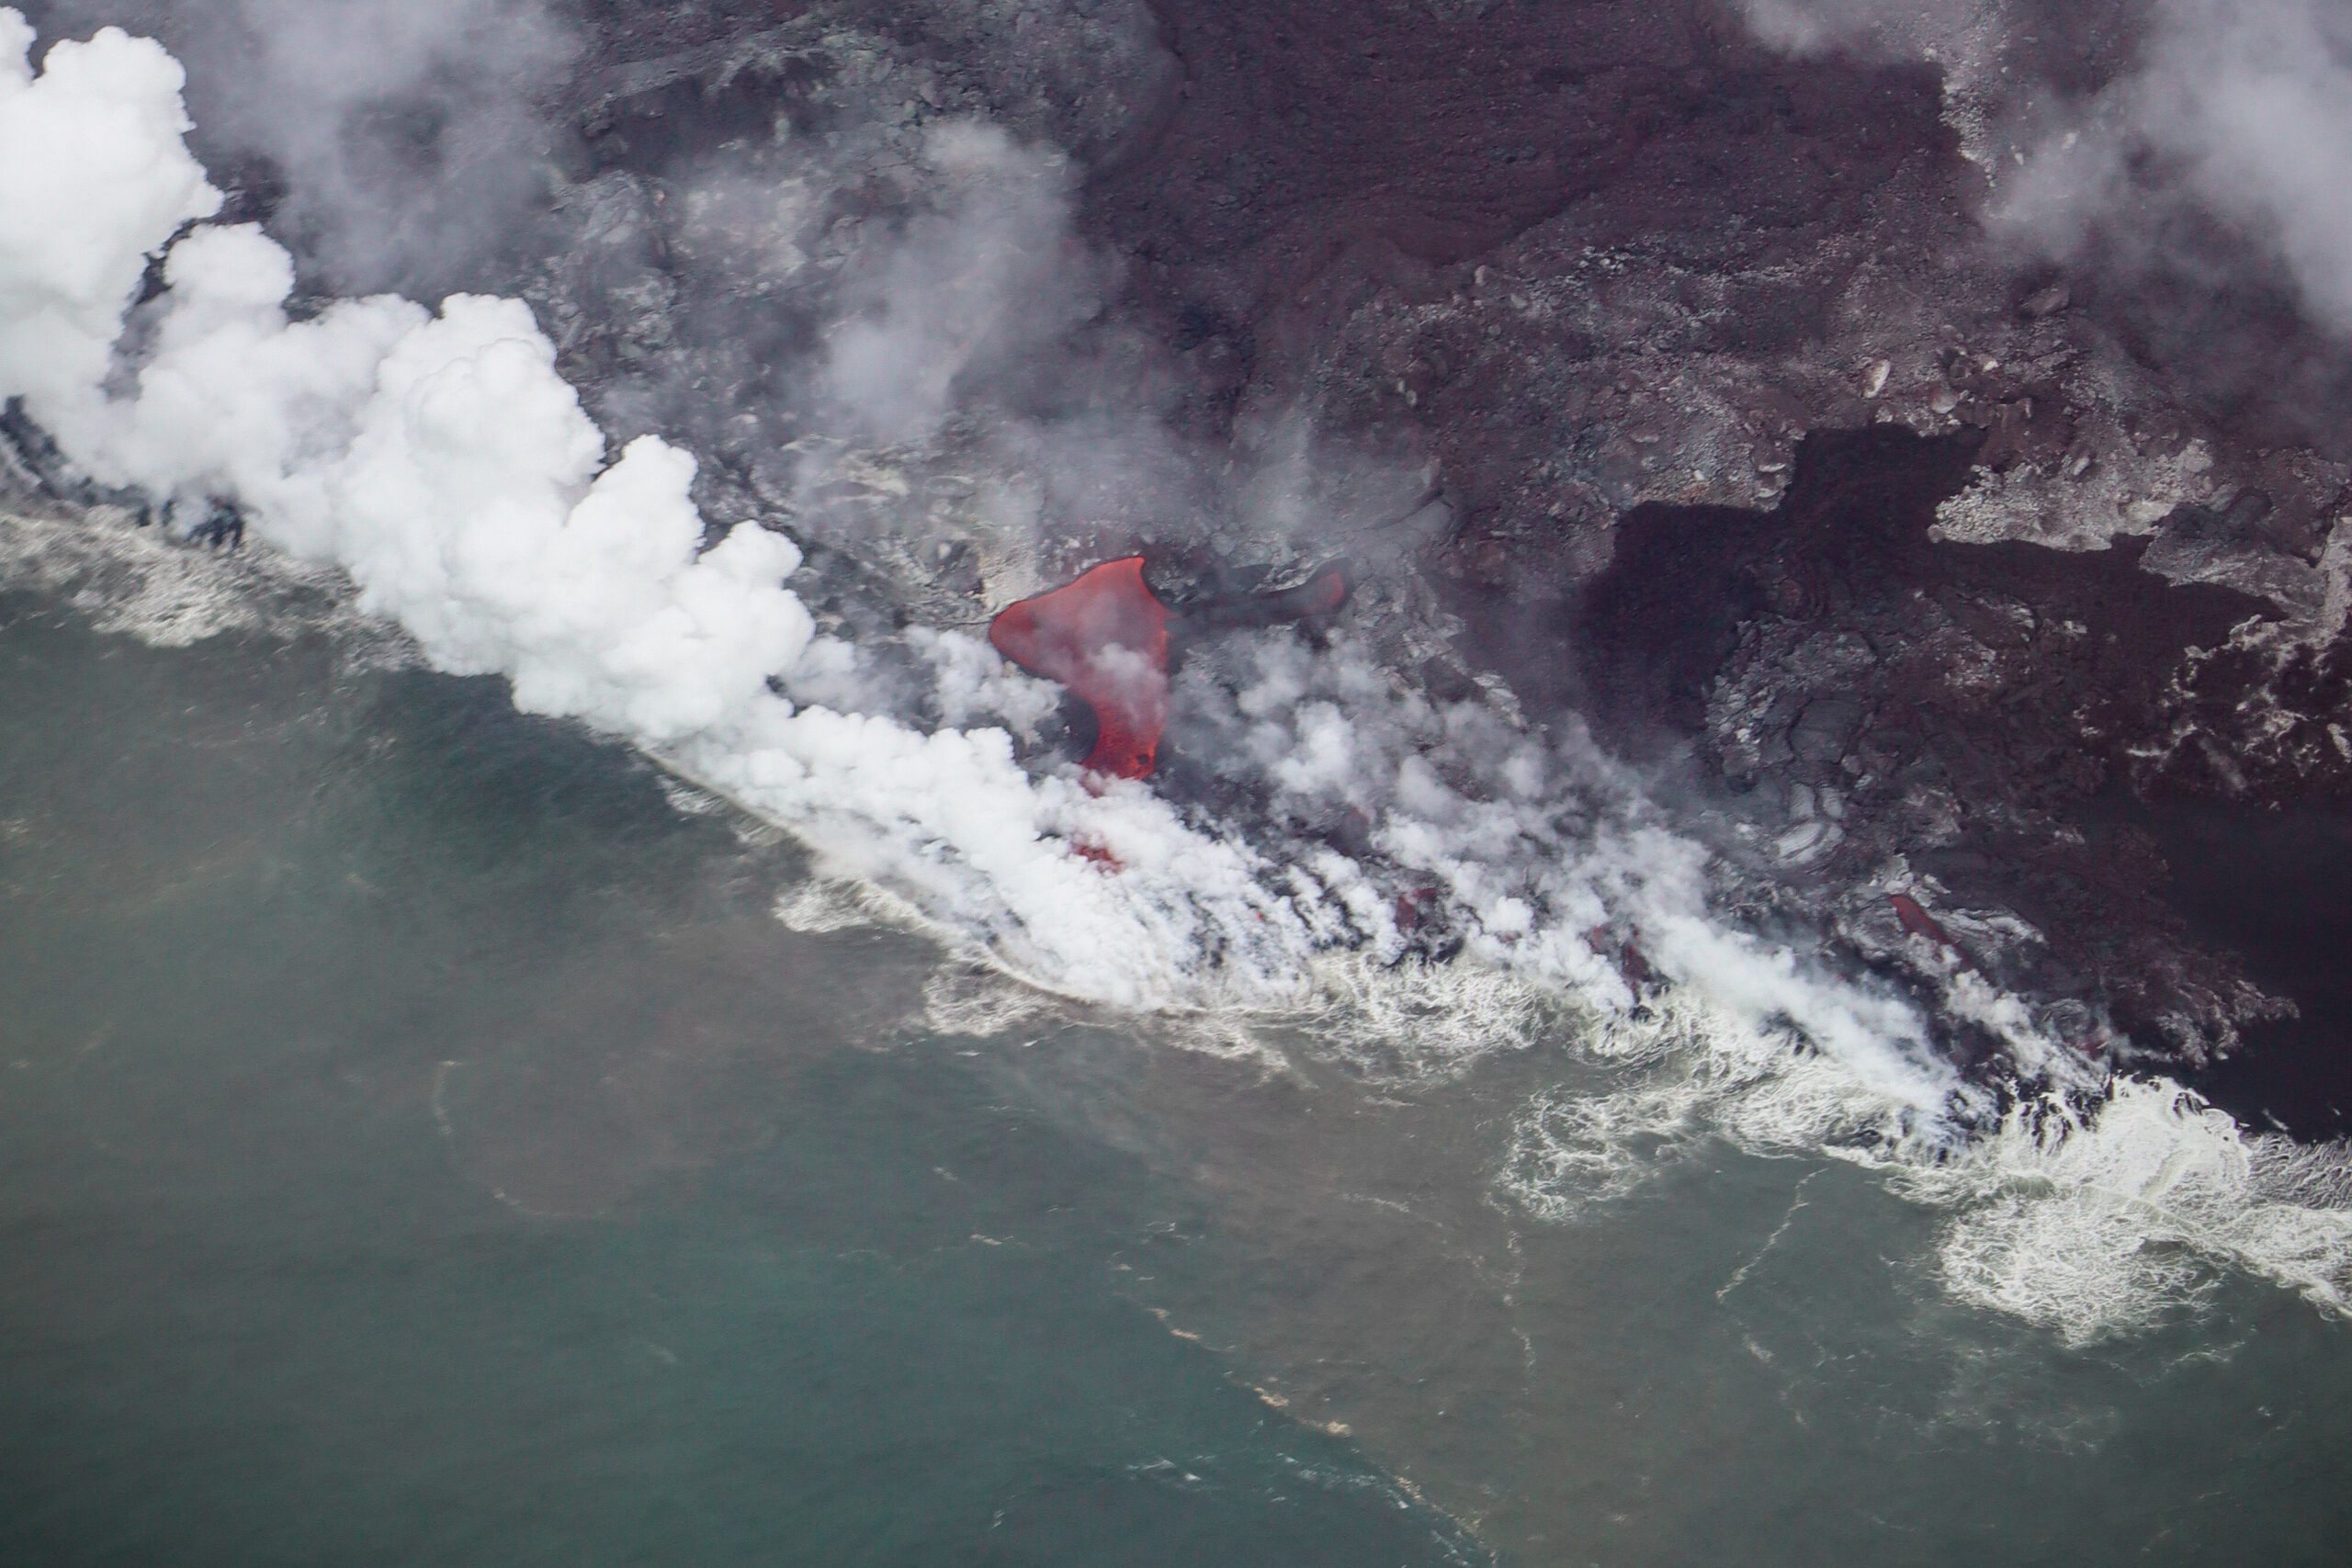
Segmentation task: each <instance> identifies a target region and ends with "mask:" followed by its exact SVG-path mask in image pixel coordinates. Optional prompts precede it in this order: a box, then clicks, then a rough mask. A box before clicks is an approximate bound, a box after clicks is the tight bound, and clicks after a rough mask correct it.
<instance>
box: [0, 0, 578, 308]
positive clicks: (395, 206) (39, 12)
mask: <svg viewBox="0 0 2352 1568" xmlns="http://www.w3.org/2000/svg"><path fill="white" fill-rule="evenodd" d="M32 19H33V21H34V23H35V25H36V26H38V27H39V28H40V32H41V36H42V38H43V39H44V40H50V39H58V38H86V37H88V36H89V35H90V33H91V32H93V31H94V30H96V28H100V27H105V26H109V25H111V26H119V27H123V28H128V29H130V31H132V32H134V33H141V34H147V35H150V36H153V37H156V38H158V39H162V40H163V41H164V43H165V44H166V46H167V47H169V48H170V49H171V50H172V51H173V52H174V53H175V55H176V56H177V57H178V58H179V59H180V60H181V62H183V63H184V64H185V65H186V66H187V71H188V92H187V96H188V104H189V108H190V111H191V112H192V114H193V115H194V117H195V118H196V120H197V122H198V127H199V128H200V130H199V137H198V141H199V143H200V145H201V148H202V151H203V152H204V155H205V157H206V159H207V162H208V163H209V164H212V165H213V167H214V168H215V171H216V173H217V174H218V175H221V176H222V177H223V178H224V179H225V180H226V181H227V183H229V184H230V185H231V186H238V185H245V186H254V187H256V188H255V194H256V195H257V197H259V199H260V201H261V204H262V205H263V206H265V207H267V208H271V209H274V210H272V211H271V212H270V214H269V216H270V218H271V223H272V227H273V228H274V229H275V230H277V231H278V232H279V233H280V235H281V236H282V237H283V238H285V239H287V240H288V242H290V243H292V244H293V245H294V247H295V250H296V252H297V254H298V255H300V258H301V259H302V261H303V264H304V267H305V271H306V273H309V274H311V275H312V276H311V286H312V287H314V288H317V289H318V290H319V291H320V292H322V293H332V294H355V293H368V292H373V291H376V290H379V289H397V290H400V291H401V292H404V293H408V294H410V295H412V296H414V297H416V298H419V299H437V298H438V297H439V296H440V295H441V294H443V293H445V292H447V291H448V290H450V289H452V288H486V287H490V286H492V283H493V281H494V274H495V269H496V267H497V266H498V265H500V264H501V263H502V262H503V261H507V260H510V259H511V257H512V255H513V254H514V253H515V248H516V246H517V244H518V243H524V244H527V243H531V242H532V240H533V239H534V236H533V234H532V232H531V223H530V215H531V214H533V213H534V212H535V211H536V210H537V209H538V208H539V207H541V206H542V205H543V196H544V184H545V179H546V168H547V164H548V154H549V152H550V150H551V147H552V146H553V145H554V141H555V138H556V135H557V132H556V131H555V130H552V129H551V128H550V126H549V124H548V119H547V117H546V116H545V115H543V114H542V112H541V111H540V108H539V107H538V106H539V104H540V103H541V102H542V101H543V100H544V99H545V98H546V96H548V92H549V91H550V89H551V88H552V87H553V86H554V85H559V84H560V82H561V81H562V80H563V78H564V76H565V74H566V73H567V72H568V71H569V69H570V66H571V62H572V60H573V58H574V57H575V55H576V54H577V52H578V49H579V44H578V41H577V39H575V38H574V37H573V36H572V34H571V30H570V29H569V28H568V27H567V26H566V25H565V24H564V23H563V22H562V21H561V20H560V19H559V18H558V17H556V16H555V15H554V14H553V12H552V11H551V10H550V9H549V8H548V6H546V5H543V4H542V3H541V0H53V3H52V4H51V5H48V6H40V7H36V8H35V11H34V14H33V17H32ZM264 160H266V163H264V162H261V161H264Z"/></svg>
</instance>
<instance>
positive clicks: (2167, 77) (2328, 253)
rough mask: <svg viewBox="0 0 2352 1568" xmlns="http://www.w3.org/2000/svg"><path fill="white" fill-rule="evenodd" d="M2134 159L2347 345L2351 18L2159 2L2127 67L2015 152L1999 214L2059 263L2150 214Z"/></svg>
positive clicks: (2285, 0) (2255, 3) (2334, 8)
mask: <svg viewBox="0 0 2352 1568" xmlns="http://www.w3.org/2000/svg"><path fill="white" fill-rule="evenodd" d="M2142 160H2153V162H2154V168H2155V169H2156V170H2157V171H2159V175H2158V178H2159V180H2162V179H2164V178H2165V177H2166V176H2169V177H2170V178H2172V179H2177V181H2178V182H2179V187H2178V188H2180V189H2181V190H2183V191H2185V192H2187V193H2188V195H2190V196H2191V197H2194V198H2195V199H2196V200H2197V201H2199V203H2201V204H2202V205H2203V206H2204V207H2205V208H2206V209H2208V210H2210V211H2211V212H2214V213H2217V214H2220V215H2221V216H2222V217H2223V218H2226V219H2228V220H2231V221H2232V222H2233V223H2234V224H2236V225H2237V226H2238V227H2239V229H2241V230H2242V231H2245V233H2247V234H2249V235H2251V236H2253V237H2254V238H2255V239H2256V240H2257V241H2259V242H2261V243H2264V244H2266V245H2267V246H2268V247H2270V248H2271V249H2272V250H2273V251H2274V252H2275V253H2276V254H2278V257H2279V258H2280V259H2281V260H2282V261H2283V262H2284V263H2285V264H2286V265H2287V268H2288V270H2289V271H2290V273H2291V275H2292V276H2293V277H2294V279H2295V282H2296V284H2297V286H2298V287H2299V288H2300V289H2301V294H2302V298H2303V301H2304V304H2305V306H2306V307H2307V309H2308V310H2309V311H2310V313H2311V315H2312V318H2313V319H2314V320H2316V321H2319V322H2321V323H2322V324H2324V325H2325V326H2327V327H2330V328H2332V329H2334V330H2335V331H2336V332H2338V333H2347V334H2352V182H2347V181H2346V178H2345V174H2344V171H2345V170H2346V169H2347V168H2352V10H2347V9H2346V7H2345V6H2342V5H2340V4H2336V3H2335V0H2252V3H2246V0H2162V3H2161V4H2160V5H2159V6H2157V8H2156V12H2155V17H2154V23H2153V27H2152V31H2151V34H2150V36H2149V38H2148V39H2147V40H2146V41H2145V43H2144V45H2143V53H2142V62H2141V64H2140V66H2139V68H2138V69H2137V70H2136V71H2135V72H2134V73H2131V75H2130V76H2128V77H2126V78H2124V79H2123V80H2122V81H2120V82H2118V83H2117V84H2115V85H2113V86H2111V87H2109V89H2108V90H2107V91H2106V92H2105V93H2103V94H2101V95H2100V96H2099V97H2098V99H2096V100H2095V101H2093V102H2092V103H2091V104H2089V105H2088V106H2086V110H2085V113H2084V116H2083V118H2082V121H2081V123H2080V124H2079V125H2077V126H2072V127H2068V128H2065V129H2064V130H2060V131H2059V132H2057V133H2056V134H2054V135H2052V136H2050V137H2049V138H2048V139H2046V140H2045V141H2044V142H2043V143H2042V144H2041V147H2040V148H2039V149H2038V150H2037V151H2035V152H2033V153H2032V154H2030V156H2029V158H2028V161H2027V164H2026V167H2025V168H2024V170H2023V171H2022V172H2021V173H2020V174H2019V175H2018V177H2016V178H2015V180H2014V181H2013V182H2011V184H2010V185H2009V186H2007V189H2006V191H2005V193H2004V194H2005V200H2004V202H2003V210H2002V216H2003V218H2004V219H2005V220H2006V221H2007V222H2008V223H2009V224H2010V225H2011V226H2012V227H2014V228H2017V229H2018V230H2021V231H2025V232H2028V233H2030V234H2032V235H2034V236H2036V237H2038V238H2039V239H2041V241H2042V243H2044V244H2046V245H2048V246H2050V247H2052V249H2054V250H2056V251H2058V252H2059V253H2060V254H2065V253H2067V252H2070V251H2072V250H2073V249H2074V248H2075V246H2077V245H2079V244H2080V243H2081V242H2082V240H2083V239H2084V237H2085V236H2086V234H2087V233H2088V232H2090V231H2092V230H2093V229H2095V228H2097V227H2099V226H2102V225H2104V226H2110V227H2112V226H2115V225H2119V224H2120V225H2123V226H2125V227H2126V228H2129V227H2130V226H2131V224H2132V223H2133V222H2134V221H2135V219H2136V214H2135V209H2144V208H2145V207H2147V206H2148V205H2150V204H2151V200H2152V197H2153V198H2154V205H2155V206H2157V207H2159V208H2161V206H2162V205H2163V201H2164V199H2165V194H2166V193H2165V188H2164V186H2162V185H2161V184H2159V185H2158V186H2157V187H2156V188H2155V189H2154V191H2151V190H2150V189H2148V188H2147V187H2146V185H2145V180H2146V176H2145V175H2144V174H2143V175H2136V176H2135V175H2134V174H2133V173H2132V165H2133V164H2135V163H2137V162H2140V161H2142Z"/></svg>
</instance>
